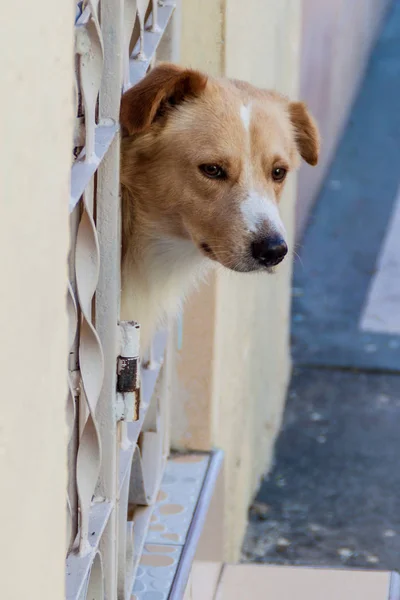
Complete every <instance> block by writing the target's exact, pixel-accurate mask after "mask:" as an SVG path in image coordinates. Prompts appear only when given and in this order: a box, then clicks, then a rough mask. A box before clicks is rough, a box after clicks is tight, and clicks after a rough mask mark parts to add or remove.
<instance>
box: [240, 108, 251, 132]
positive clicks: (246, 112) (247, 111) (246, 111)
mask: <svg viewBox="0 0 400 600" xmlns="http://www.w3.org/2000/svg"><path fill="white" fill-rule="evenodd" d="M240 118H241V119H242V123H243V125H244V128H245V130H246V131H249V130H250V120H251V106H250V104H247V105H245V104H242V106H241V107H240Z"/></svg>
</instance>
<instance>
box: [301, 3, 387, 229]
mask: <svg viewBox="0 0 400 600" xmlns="http://www.w3.org/2000/svg"><path fill="white" fill-rule="evenodd" d="M388 4H389V0H355V1H351V2H350V1H349V0H324V1H323V2H321V0H303V16H302V47H301V86H300V87H301V89H300V95H301V97H302V99H304V100H305V101H306V102H307V103H308V105H309V106H310V108H311V110H312V111H313V113H314V115H315V117H316V118H317V121H318V123H319V126H320V128H321V133H322V139H323V144H322V154H321V159H320V166H319V168H318V169H312V168H311V167H308V166H304V167H303V168H302V170H301V172H300V177H299V201H298V205H297V210H296V214H297V231H298V233H299V234H301V232H302V230H303V228H304V225H305V223H306V220H307V216H308V213H309V210H310V208H311V205H312V203H313V201H314V200H315V198H316V195H317V193H318V191H319V189H320V187H321V184H322V181H323V179H324V176H325V174H326V171H327V168H328V166H329V164H330V161H331V159H332V156H333V153H334V151H335V148H336V145H337V142H338V141H339V139H340V136H341V134H342V131H343V127H344V125H345V123H346V119H347V116H348V114H349V110H350V108H351V105H352V102H353V99H354V96H355V94H356V92H357V90H358V88H359V85H360V82H361V79H362V76H363V74H364V72H365V65H366V63H367V60H368V57H369V54H370V50H371V47H372V45H373V43H374V41H375V39H376V35H377V33H378V32H379V30H380V27H381V24H382V18H383V17H384V15H385V12H386V8H387V6H388Z"/></svg>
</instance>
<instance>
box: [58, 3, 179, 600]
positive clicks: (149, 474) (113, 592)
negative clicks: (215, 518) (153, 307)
mask: <svg viewBox="0 0 400 600" xmlns="http://www.w3.org/2000/svg"><path fill="white" fill-rule="evenodd" d="M174 10H175V7H174V6H173V5H172V4H169V3H167V2H160V1H157V0H85V1H84V2H79V3H78V5H77V7H76V22H75V40H76V44H75V51H76V86H75V108H76V126H75V139H74V148H75V150H74V159H73V164H72V171H71V197H70V215H71V250H70V260H69V280H70V284H69V290H68V315H69V343H70V355H69V368H68V383H69V395H68V399H67V420H68V436H69V437H68V439H69V446H68V467H69V481H68V493H67V522H68V535H67V545H68V547H67V564H66V597H67V598H68V599H70V600H72V599H77V600H78V599H79V600H84V599H87V600H89V599H90V600H100V599H101V600H102V599H103V598H107V599H108V600H113V599H116V598H118V599H119V600H121V599H124V600H125V599H127V598H130V597H131V590H132V582H133V580H134V576H135V570H136V567H137V564H138V560H139V558H140V555H141V550H142V546H143V542H144V533H145V531H146V528H147V523H148V520H149V518H150V511H148V510H147V509H146V507H147V505H149V504H151V503H152V502H153V500H154V498H155V495H156V494H157V491H158V486H159V483H160V478H161V474H162V470H163V464H164V461H165V458H166V456H167V454H168V451H169V442H168V402H167V394H166V388H165V386H166V381H165V379H166V375H165V376H163V377H158V374H159V373H158V370H157V369H156V370H153V371H143V370H142V381H141V392H140V401H139V395H138V392H137V391H136V390H135V389H134V387H135V386H134V385H133V386H132V382H133V383H134V382H135V377H134V371H135V369H137V366H138V360H137V357H138V344H139V328H138V326H137V325H136V324H133V323H119V298H120V203H119V153H120V147H119V146H120V139H119V128H118V117H119V107H120V98H121V91H122V89H125V90H126V89H128V88H129V87H130V86H131V85H133V84H134V83H136V82H137V81H138V80H139V79H140V78H141V77H143V76H144V75H145V73H146V71H147V69H148V68H149V67H150V66H151V65H152V64H153V63H154V61H155V59H156V51H157V49H158V52H159V53H161V54H162V58H163V59H164V60H165V59H168V60H176V58H177V56H176V52H177V48H178V44H179V34H178V21H177V19H178V11H177V10H175V12H174ZM160 42H162V43H161V44H160ZM164 347H165V336H163V335H160V336H159V337H158V338H157V340H156V341H155V356H156V358H157V356H158V358H159V359H160V358H162V357H163V354H164ZM161 362H162V361H161V360H159V363H160V364H161ZM117 363H118V368H119V370H120V374H122V375H123V372H124V369H128V371H129V370H130V374H131V375H133V377H130V383H129V382H128V387H127V388H125V387H124V380H123V377H120V379H118V376H117ZM157 382H158V383H157ZM129 386H131V387H129ZM117 387H118V389H119V391H117ZM160 398H161V399H162V401H161V402H160Z"/></svg>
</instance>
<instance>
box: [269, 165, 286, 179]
mask: <svg viewBox="0 0 400 600" xmlns="http://www.w3.org/2000/svg"><path fill="white" fill-rule="evenodd" d="M286 173H287V170H286V169H284V168H283V167H276V168H275V169H273V171H272V179H273V180H274V181H283V180H284V179H285V177H286Z"/></svg>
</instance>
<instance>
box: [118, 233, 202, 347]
mask: <svg viewBox="0 0 400 600" xmlns="http://www.w3.org/2000/svg"><path fill="white" fill-rule="evenodd" d="M212 266H213V263H212V261H211V260H209V259H208V258H206V257H204V256H203V255H202V254H201V253H200V251H199V250H198V249H197V248H196V246H195V245H194V244H193V243H192V242H191V241H187V240H182V239H179V238H161V239H156V240H153V241H152V242H151V243H150V244H148V246H147V248H146V253H145V255H144V256H143V257H141V260H140V261H139V260H137V261H136V262H134V261H131V262H129V261H127V263H126V264H125V266H124V269H123V273H122V279H123V288H122V297H121V319H122V320H127V321H128V320H135V321H138V322H139V323H140V325H141V346H142V350H143V351H145V350H146V348H147V347H148V345H149V344H150V341H151V338H152V336H153V334H154V333H155V331H156V329H157V328H158V327H159V326H160V325H161V324H163V323H165V321H166V320H167V319H168V318H174V317H176V316H177V315H178V314H179V311H180V310H181V307H182V303H183V301H184V299H185V297H186V296H187V294H188V293H189V292H190V291H191V290H192V289H193V287H194V286H195V285H196V283H197V282H198V281H199V280H200V279H202V278H203V277H204V276H205V274H206V273H207V271H208V270H209V269H210V268H211V267H212Z"/></svg>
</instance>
